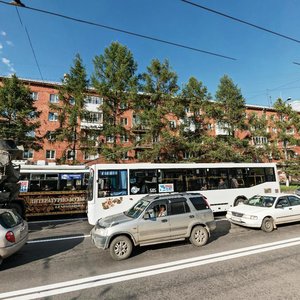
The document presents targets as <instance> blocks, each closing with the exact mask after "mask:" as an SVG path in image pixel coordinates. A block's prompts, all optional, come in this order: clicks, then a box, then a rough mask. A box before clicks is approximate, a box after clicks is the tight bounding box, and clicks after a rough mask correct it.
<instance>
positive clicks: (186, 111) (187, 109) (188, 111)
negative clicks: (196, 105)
mask: <svg viewBox="0 0 300 300" xmlns="http://www.w3.org/2000/svg"><path fill="white" fill-rule="evenodd" d="M184 112H185V113H187V114H188V113H190V112H191V110H190V107H189V106H186V107H185V108H184Z"/></svg>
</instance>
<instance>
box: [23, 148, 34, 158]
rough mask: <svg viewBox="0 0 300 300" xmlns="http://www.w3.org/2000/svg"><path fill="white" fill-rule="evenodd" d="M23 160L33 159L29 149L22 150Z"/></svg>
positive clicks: (31, 151)
mask: <svg viewBox="0 0 300 300" xmlns="http://www.w3.org/2000/svg"><path fill="white" fill-rule="evenodd" d="M23 158H24V159H31V158H33V150H31V149H27V150H24V152H23Z"/></svg>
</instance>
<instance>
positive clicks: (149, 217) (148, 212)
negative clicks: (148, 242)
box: [144, 209, 154, 220]
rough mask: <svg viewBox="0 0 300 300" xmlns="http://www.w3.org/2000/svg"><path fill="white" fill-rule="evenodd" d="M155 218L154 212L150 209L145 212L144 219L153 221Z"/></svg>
mask: <svg viewBox="0 0 300 300" xmlns="http://www.w3.org/2000/svg"><path fill="white" fill-rule="evenodd" d="M152 216H154V210H153V209H149V210H147V211H146V212H145V214H144V219H145V220H148V219H151V217H152Z"/></svg>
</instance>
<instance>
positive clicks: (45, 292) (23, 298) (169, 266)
mask: <svg viewBox="0 0 300 300" xmlns="http://www.w3.org/2000/svg"><path fill="white" fill-rule="evenodd" d="M298 245H300V237H299V238H293V239H288V240H282V241H279V242H273V243H267V244H261V245H256V246H251V247H245V248H240V249H235V250H230V251H224V252H219V253H215V254H209V255H204V256H197V257H193V258H188V259H183V260H178V261H174V262H168V263H163V264H157V265H152V266H147V267H142V268H136V269H130V270H125V271H120V272H114V273H108V274H103V275H98V276H93V277H87V278H82V279H76V280H70V281H65V282H60V283H55V284H49V285H44V286H39V287H35V288H29V289H23V290H18V291H13V292H7V293H2V294H0V299H8V300H30V299H37V298H43V297H49V296H54V295H60V294H64V293H70V292H75V291H79V290H83V289H89V288H94V287H99V286H103V285H107V284H114V283H117V282H122V281H128V280H132V279H137V278H143V277H148V276H154V275H158V274H163V273H168V272H173V271H178V270H182V269H186V268H192V267H197V266H202V265H206V264H211V263H216V262H221V261H225V260H229V259H234V258H238V257H243V256H248V255H253V254H257V253H262V252H267V251H272V250H277V249H282V248H287V247H292V246H298Z"/></svg>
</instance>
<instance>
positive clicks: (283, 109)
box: [273, 98, 300, 160]
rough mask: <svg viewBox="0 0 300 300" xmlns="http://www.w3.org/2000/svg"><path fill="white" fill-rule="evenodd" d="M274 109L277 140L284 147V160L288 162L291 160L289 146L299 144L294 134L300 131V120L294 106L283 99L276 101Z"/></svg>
mask: <svg viewBox="0 0 300 300" xmlns="http://www.w3.org/2000/svg"><path fill="white" fill-rule="evenodd" d="M273 108H274V109H275V111H276V118H275V119H274V120H273V124H274V127H275V128H276V131H277V133H276V138H277V141H278V142H279V143H281V145H282V151H283V158H284V159H285V160H288V159H289V158H290V155H289V153H288V148H289V146H290V145H296V144H298V143H299V139H297V138H296V136H295V135H294V134H293V132H295V131H296V130H299V129H300V119H299V116H298V113H297V112H296V111H295V110H293V108H292V106H291V105H290V104H288V103H287V102H286V101H283V100H282V99H281V98H279V99H277V100H276V102H275V103H274V105H273Z"/></svg>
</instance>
